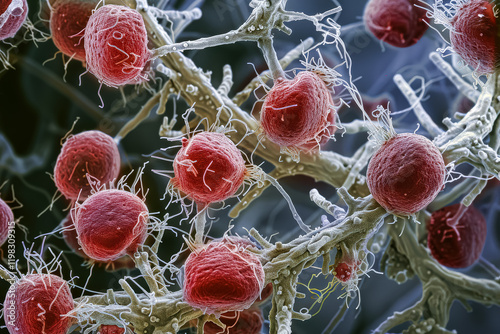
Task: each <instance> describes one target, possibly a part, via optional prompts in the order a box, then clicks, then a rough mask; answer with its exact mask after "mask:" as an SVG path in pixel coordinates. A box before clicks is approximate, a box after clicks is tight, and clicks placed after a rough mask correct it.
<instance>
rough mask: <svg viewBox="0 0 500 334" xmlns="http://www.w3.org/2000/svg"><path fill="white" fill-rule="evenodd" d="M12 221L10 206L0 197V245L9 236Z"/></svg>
mask: <svg viewBox="0 0 500 334" xmlns="http://www.w3.org/2000/svg"><path fill="white" fill-rule="evenodd" d="M13 222H14V214H13V213H12V210H11V208H10V206H9V205H8V204H7V203H5V202H4V201H3V200H2V199H1V198H0V246H2V245H3V244H4V243H5V241H7V238H8V237H9V228H10V226H11V225H12V223H13Z"/></svg>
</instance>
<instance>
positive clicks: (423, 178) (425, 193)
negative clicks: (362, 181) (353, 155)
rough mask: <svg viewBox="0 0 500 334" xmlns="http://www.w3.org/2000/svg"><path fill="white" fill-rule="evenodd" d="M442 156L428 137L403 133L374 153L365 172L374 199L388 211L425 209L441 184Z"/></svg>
mask: <svg viewBox="0 0 500 334" xmlns="http://www.w3.org/2000/svg"><path fill="white" fill-rule="evenodd" d="M445 175H446V170H445V164H444V160H443V156H442V155H441V153H440V152H439V150H438V149H437V147H436V146H435V145H434V144H433V143H432V142H431V141H430V140H429V139H427V138H425V137H424V136H421V135H417V134H414V133H402V134H398V135H397V136H395V137H393V138H391V139H389V140H387V141H386V142H384V143H383V144H382V146H381V147H380V148H379V149H378V150H377V152H375V154H374V155H373V157H372V159H371V160H370V163H369V164H368V170H367V172H366V176H367V184H368V188H369V189H370V191H371V194H372V195H373V198H374V199H375V200H376V201H377V202H378V203H379V204H380V205H381V206H382V207H384V208H385V209H386V210H387V211H389V212H391V213H394V214H400V215H409V214H413V213H415V212H417V211H419V210H422V209H423V208H425V207H426V206H427V205H428V204H429V203H430V202H432V200H434V198H435V197H436V196H437V194H438V193H439V192H440V191H441V190H442V189H443V187H444V179H445Z"/></svg>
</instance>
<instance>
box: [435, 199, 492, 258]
mask: <svg viewBox="0 0 500 334" xmlns="http://www.w3.org/2000/svg"><path fill="white" fill-rule="evenodd" d="M427 232H428V235H427V246H428V247H429V249H430V251H431V254H432V256H433V257H434V258H435V259H436V260H437V261H438V262H439V263H441V264H442V265H444V266H447V267H451V268H465V267H468V266H470V265H472V264H473V263H474V262H476V261H477V259H478V258H479V256H480V255H481V252H482V251H483V247H484V243H485V242H486V220H485V218H484V216H483V215H482V214H481V212H480V211H479V210H477V209H476V208H474V207H472V206H469V207H465V206H462V205H460V203H458V204H454V205H449V206H446V207H444V208H442V209H441V210H438V211H436V212H434V213H433V214H432V216H431V219H430V221H429V223H428V224H427Z"/></svg>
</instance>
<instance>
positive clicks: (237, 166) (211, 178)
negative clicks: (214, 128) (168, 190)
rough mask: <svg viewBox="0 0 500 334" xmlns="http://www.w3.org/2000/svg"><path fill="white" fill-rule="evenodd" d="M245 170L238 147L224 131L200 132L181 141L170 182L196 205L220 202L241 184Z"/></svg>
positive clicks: (232, 193)
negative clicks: (173, 175)
mask: <svg viewBox="0 0 500 334" xmlns="http://www.w3.org/2000/svg"><path fill="white" fill-rule="evenodd" d="M246 172H247V169H246V167H245V161H244V160H243V157H242V156H241V152H240V150H239V149H238V148H237V147H236V145H235V144H234V143H233V142H232V141H231V140H229V139H228V138H227V137H226V136H225V135H224V134H222V133H216V132H201V133H198V134H196V135H194V136H193V137H191V138H190V139H186V138H184V139H183V140H182V148H181V149H180V150H179V152H178V153H177V155H176V157H175V160H174V174H175V177H174V178H172V181H171V182H172V184H173V186H174V187H176V188H178V189H179V190H180V191H182V192H183V193H185V194H187V195H188V196H189V198H190V199H192V200H193V201H195V202H197V203H198V204H202V205H203V204H209V203H213V202H221V201H224V200H225V199H227V198H228V197H230V196H232V195H234V194H235V193H236V192H237V191H238V189H239V188H240V186H241V185H242V184H243V180H244V178H245V175H246Z"/></svg>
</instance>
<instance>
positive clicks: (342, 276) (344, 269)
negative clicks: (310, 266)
mask: <svg viewBox="0 0 500 334" xmlns="http://www.w3.org/2000/svg"><path fill="white" fill-rule="evenodd" d="M354 269H355V267H354V265H353V264H352V265H350V264H348V263H346V262H340V263H339V264H338V265H337V267H336V268H335V277H336V278H337V279H338V280H339V281H342V282H347V281H349V280H350V279H351V278H352V273H353V270H354Z"/></svg>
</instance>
